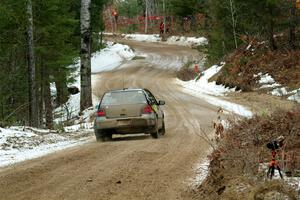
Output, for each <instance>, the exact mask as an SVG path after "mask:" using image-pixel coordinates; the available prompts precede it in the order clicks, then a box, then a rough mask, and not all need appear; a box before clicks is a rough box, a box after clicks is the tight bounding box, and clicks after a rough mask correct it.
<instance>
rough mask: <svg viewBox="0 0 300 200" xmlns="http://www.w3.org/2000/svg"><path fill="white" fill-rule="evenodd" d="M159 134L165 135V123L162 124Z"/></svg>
mask: <svg viewBox="0 0 300 200" xmlns="http://www.w3.org/2000/svg"><path fill="white" fill-rule="evenodd" d="M160 133H161V135H165V133H166V128H165V122H164V121H163V124H162V128H161V129H160Z"/></svg>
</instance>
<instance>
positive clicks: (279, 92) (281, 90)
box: [271, 87, 289, 97]
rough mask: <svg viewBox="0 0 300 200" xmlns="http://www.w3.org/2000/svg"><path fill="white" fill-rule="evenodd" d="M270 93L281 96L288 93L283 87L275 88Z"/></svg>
mask: <svg viewBox="0 0 300 200" xmlns="http://www.w3.org/2000/svg"><path fill="white" fill-rule="evenodd" d="M271 94H272V95H274V96H278V97H282V96H285V95H287V94H289V93H288V91H287V90H286V88H285V87H281V88H276V89H274V90H272V91H271Z"/></svg>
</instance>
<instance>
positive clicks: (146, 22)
mask: <svg viewBox="0 0 300 200" xmlns="http://www.w3.org/2000/svg"><path fill="white" fill-rule="evenodd" d="M145 3H146V9H145V33H146V34H147V33H148V15H149V11H148V9H149V0H145Z"/></svg>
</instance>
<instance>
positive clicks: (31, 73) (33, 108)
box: [26, 0, 39, 127]
mask: <svg viewBox="0 0 300 200" xmlns="http://www.w3.org/2000/svg"><path fill="white" fill-rule="evenodd" d="M26 11H27V18H28V24H27V42H28V84H29V125H30V126H33V127H38V125H39V124H38V105H37V95H36V80H35V79H36V77H35V56H34V42H33V14H32V1H31V0H27V8H26Z"/></svg>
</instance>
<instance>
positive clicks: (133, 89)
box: [106, 88, 144, 93]
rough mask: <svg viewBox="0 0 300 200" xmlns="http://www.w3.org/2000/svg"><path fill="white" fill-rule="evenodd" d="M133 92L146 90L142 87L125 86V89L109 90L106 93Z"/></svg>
mask: <svg viewBox="0 0 300 200" xmlns="http://www.w3.org/2000/svg"><path fill="white" fill-rule="evenodd" d="M125 91H126V92H132V91H144V89H141V88H124V89H118V90H109V91H107V92H106V93H109V92H125Z"/></svg>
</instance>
